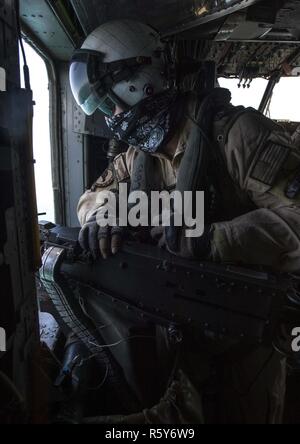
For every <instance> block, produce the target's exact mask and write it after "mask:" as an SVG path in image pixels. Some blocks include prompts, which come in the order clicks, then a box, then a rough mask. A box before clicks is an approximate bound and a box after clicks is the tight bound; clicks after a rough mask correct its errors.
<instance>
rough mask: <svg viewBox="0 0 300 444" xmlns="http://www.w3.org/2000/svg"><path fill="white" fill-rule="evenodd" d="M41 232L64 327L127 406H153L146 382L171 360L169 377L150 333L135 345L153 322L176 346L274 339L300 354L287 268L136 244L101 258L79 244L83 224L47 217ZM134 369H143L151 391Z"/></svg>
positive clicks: (46, 278)
mask: <svg viewBox="0 0 300 444" xmlns="http://www.w3.org/2000/svg"><path fill="white" fill-rule="evenodd" d="M40 233H41V241H42V249H43V260H42V267H41V270H40V279H41V281H42V283H43V285H44V287H45V289H46V291H47V293H48V294H49V296H50V298H51V300H52V302H53V304H54V306H55V307H56V310H57V314H58V318H59V319H60V320H61V322H62V326H63V327H64V328H65V330H66V333H68V332H71V333H72V334H75V335H76V336H77V337H78V338H79V340H80V341H82V342H83V343H84V344H85V346H86V347H87V349H88V351H89V352H90V356H93V357H95V358H96V360H97V361H98V364H100V366H102V369H103V373H105V374H106V376H107V378H108V379H109V381H110V385H109V386H110V391H111V392H112V393H113V394H114V399H116V400H117V405H118V406H120V410H121V411H122V412H128V413H130V412H136V411H138V410H139V409H141V408H144V406H145V401H144V400H145V399H148V400H149V405H151V402H153V401H154V399H159V396H160V395H159V390H158V391H157V394H156V398H155V397H154V398H153V399H150V398H149V397H148V398H147V396H146V397H145V396H144V394H145V390H146V391H147V386H149V383H148V381H149V380H155V381H160V380H163V381H164V382H163V383H162V384H164V383H166V381H167V379H168V377H169V376H167V375H169V371H170V368H171V367H170V366H169V367H168V369H167V370H166V374H165V379H163V377H162V373H163V369H164V365H165V364H164V363H162V362H161V359H160V358H159V359H157V358H155V356H156V354H155V353H152V355H151V351H150V343H149V340H150V341H151V337H149V336H147V337H146V336H143V337H145V338H146V339H141V343H140V344H139V346H137V344H134V340H133V339H135V340H136V341H138V339H137V338H140V337H141V336H140V335H141V331H142V332H145V331H146V332H147V334H148V335H149V331H151V327H150V330H149V326H154V329H153V330H152V332H153V335H154V336H157V327H158V328H160V329H163V330H164V331H165V332H166V333H167V334H166V335H167V336H168V341H169V343H170V344H171V348H172V349H173V351H174V350H175V349H176V348H177V349H178V348H179V347H181V348H182V347H184V348H186V346H189V345H190V344H196V345H192V347H195V346H196V347H199V346H200V347H201V346H202V345H203V344H204V347H208V348H210V347H211V344H216V343H220V344H224V343H225V344H228V343H229V344H234V347H236V348H238V349H246V347H252V346H258V345H261V344H266V345H270V344H273V345H274V347H275V348H276V349H277V350H279V351H281V352H282V353H283V354H285V355H290V356H292V357H293V359H294V358H296V360H297V357H298V355H297V354H296V353H293V351H292V341H293V337H292V333H291V332H292V330H293V328H295V327H297V326H299V325H300V295H299V290H298V288H297V285H298V282H296V281H295V280H293V279H292V278H291V277H290V276H286V275H281V274H278V275H277V274H273V273H269V272H265V271H257V270H253V269H245V268H239V267H236V266H232V265H219V264H213V263H208V262H201V263H199V262H198V261H197V262H196V261H187V260H185V259H181V258H179V257H176V256H173V255H171V254H169V253H167V252H165V251H162V250H161V249H158V248H157V247H155V246H152V245H147V244H140V243H137V242H128V243H126V244H125V245H124V248H123V250H122V252H120V253H119V254H118V255H116V256H114V257H111V258H109V259H108V260H102V259H99V260H97V261H94V260H93V259H92V257H91V255H90V254H89V253H87V252H83V251H82V250H81V248H80V246H79V244H78V242H77V239H78V234H79V229H70V228H65V227H61V226H55V225H53V224H48V223H42V224H40ZM59 319H58V320H59ZM155 328H156V330H155ZM137 332H138V333H137ZM155 332H156V333H155ZM121 334H122V335H123V337H122V338H121V339H120V335H121ZM143 334H145V333H143ZM147 338H148V339H147ZM156 340H157V338H156ZM206 341H207V343H206ZM135 346H136V347H135ZM110 347H112V348H110ZM220 348H221V349H222V347H220ZM225 348H226V347H225ZM152 351H153V349H152ZM168 351H169V350H168V349H167V351H166V354H167V352H168ZM162 355H164V353H162ZM162 355H160V356H162ZM147 359H148V361H147ZM294 360H295V359H294ZM129 361H131V364H130V365H129V364H128V362H129ZM140 361H142V362H144V367H143V369H141V367H140ZM156 366H161V367H160V368H159V369H158V370H157V373H156V375H157V377H156V376H155V375H154V371H155V370H154V368H155V367H156ZM297 366H298V364H297ZM298 367H299V366H298ZM147 372H148V373H147ZM137 374H139V375H140V374H142V375H143V376H144V392H143V389H141V387H142V384H140V386H139V387H137V383H136V381H137V380H138V377H137ZM139 382H140V381H139ZM157 385H158V383H156V386H157ZM156 386H155V388H156ZM145 387H146V389H145ZM155 388H153V386H152V388H151V390H150V391H151V395H152V392H154V391H155ZM161 389H162V387H161ZM148 391H149V389H148Z"/></svg>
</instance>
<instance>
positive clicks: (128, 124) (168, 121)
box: [106, 91, 177, 153]
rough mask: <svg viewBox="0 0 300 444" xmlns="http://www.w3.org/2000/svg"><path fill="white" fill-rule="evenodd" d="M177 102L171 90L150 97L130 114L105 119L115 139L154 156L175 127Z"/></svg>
mask: <svg viewBox="0 0 300 444" xmlns="http://www.w3.org/2000/svg"><path fill="white" fill-rule="evenodd" d="M176 99H177V93H176V92H174V91H167V92H164V93H162V94H159V95H157V96H153V97H149V98H147V99H145V100H143V101H142V102H140V103H138V104H137V105H136V106H134V107H132V108H131V109H130V110H129V111H125V112H123V113H121V114H118V115H116V116H114V117H106V123H107V125H108V127H109V128H110V130H111V131H112V132H113V133H114V135H115V136H116V137H118V139H120V140H122V141H123V142H126V143H128V144H129V145H133V146H135V147H138V148H140V149H141V150H142V151H145V152H147V153H155V152H156V151H157V150H158V149H159V148H160V146H161V145H162V144H163V143H164V142H166V140H167V139H168V138H169V137H170V134H171V132H172V130H173V128H174V126H176V122H175V120H176V119H175V116H176V114H177V106H176V104H177V100H176Z"/></svg>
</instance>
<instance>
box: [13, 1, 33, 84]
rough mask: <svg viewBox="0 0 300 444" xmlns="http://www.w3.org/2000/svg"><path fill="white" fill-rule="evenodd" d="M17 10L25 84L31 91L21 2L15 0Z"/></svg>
mask: <svg viewBox="0 0 300 444" xmlns="http://www.w3.org/2000/svg"><path fill="white" fill-rule="evenodd" d="M15 10H16V23H17V32H18V39H19V42H20V47H21V52H22V57H23V61H24V66H23V72H24V83H25V89H27V90H29V91H30V90H31V86H30V72H29V67H28V65H27V58H26V53H25V49H24V44H23V39H22V31H21V23H20V0H15Z"/></svg>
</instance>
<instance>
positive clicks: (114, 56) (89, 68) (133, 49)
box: [70, 20, 168, 116]
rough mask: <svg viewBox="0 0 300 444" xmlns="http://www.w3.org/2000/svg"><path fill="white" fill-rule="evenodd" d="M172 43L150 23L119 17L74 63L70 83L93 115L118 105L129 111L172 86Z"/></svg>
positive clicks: (93, 35)
mask: <svg viewBox="0 0 300 444" xmlns="http://www.w3.org/2000/svg"><path fill="white" fill-rule="evenodd" d="M165 70H166V45H165V43H163V42H162V40H161V38H160V36H159V34H158V33H157V32H156V31H155V30H153V29H152V28H151V27H150V26H147V25H145V24H143V23H140V22H137V21H134V20H116V21H111V22H108V23H105V24H103V25H101V26H99V28H97V29H95V30H94V31H93V32H92V33H91V34H90V35H89V36H88V37H87V39H86V40H85V42H84V43H83V45H82V47H81V49H80V50H77V51H75V53H74V55H73V58H72V61H71V66H70V83H71V88H72V92H73V95H74V97H75V100H76V101H77V103H78V104H79V105H80V106H81V108H82V109H83V111H84V112H85V113H86V114H87V115H92V114H93V113H94V112H95V111H96V110H97V109H100V110H101V111H102V112H104V113H105V114H106V115H108V116H111V115H113V113H114V110H115V106H116V105H118V106H121V107H122V108H123V109H124V110H126V109H129V108H131V107H133V106H134V105H136V104H138V103H139V102H140V101H142V100H144V99H146V98H147V97H149V96H151V95H155V94H159V93H161V92H163V91H164V90H165V89H167V88H168V82H167V78H166V75H165Z"/></svg>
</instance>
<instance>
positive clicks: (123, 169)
mask: <svg viewBox="0 0 300 444" xmlns="http://www.w3.org/2000/svg"><path fill="white" fill-rule="evenodd" d="M114 169H115V174H116V179H117V181H118V182H119V183H120V182H126V181H128V180H129V179H130V174H129V171H128V168H127V164H126V155H125V153H122V154H119V155H118V156H117V157H116V158H115V160H114Z"/></svg>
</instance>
